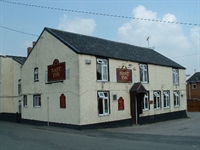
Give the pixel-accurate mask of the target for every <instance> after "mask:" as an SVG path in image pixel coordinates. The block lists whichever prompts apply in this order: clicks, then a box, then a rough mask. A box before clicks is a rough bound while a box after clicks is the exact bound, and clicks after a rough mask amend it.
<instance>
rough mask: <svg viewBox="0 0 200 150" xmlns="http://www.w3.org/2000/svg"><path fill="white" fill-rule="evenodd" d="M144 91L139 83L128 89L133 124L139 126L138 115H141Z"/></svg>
mask: <svg viewBox="0 0 200 150" xmlns="http://www.w3.org/2000/svg"><path fill="white" fill-rule="evenodd" d="M146 92H147V91H146V89H145V88H144V86H143V85H142V84H141V83H135V84H134V85H133V86H132V87H131V89H130V106H131V117H132V123H133V124H140V114H142V104H143V99H144V95H145V93H146Z"/></svg>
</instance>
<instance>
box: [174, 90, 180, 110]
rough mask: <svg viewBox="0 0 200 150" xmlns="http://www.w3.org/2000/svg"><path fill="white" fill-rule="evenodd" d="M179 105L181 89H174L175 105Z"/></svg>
mask: <svg viewBox="0 0 200 150" xmlns="http://www.w3.org/2000/svg"><path fill="white" fill-rule="evenodd" d="M179 105H180V102H179V91H174V106H175V107H177V106H179Z"/></svg>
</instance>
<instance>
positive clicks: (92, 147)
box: [0, 121, 200, 150]
mask: <svg viewBox="0 0 200 150" xmlns="http://www.w3.org/2000/svg"><path fill="white" fill-rule="evenodd" d="M147 149H149V150H151V149H152V150H200V141H199V138H198V137H197V138H195V137H194V136H193V137H190V136H171V135H152V134H137V133H116V132H105V131H100V130H84V131H78V130H72V129H65V128H56V127H39V126H30V125H24V124H17V123H9V122H2V121H0V150H147Z"/></svg>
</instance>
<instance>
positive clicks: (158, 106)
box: [153, 91, 161, 109]
mask: <svg viewBox="0 0 200 150" xmlns="http://www.w3.org/2000/svg"><path fill="white" fill-rule="evenodd" d="M153 97H154V109H161V95H160V91H154V92H153Z"/></svg>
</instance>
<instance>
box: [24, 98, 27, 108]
mask: <svg viewBox="0 0 200 150" xmlns="http://www.w3.org/2000/svg"><path fill="white" fill-rule="evenodd" d="M23 105H24V107H27V95H24V97H23Z"/></svg>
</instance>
